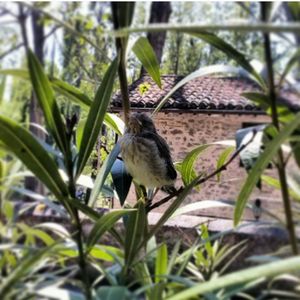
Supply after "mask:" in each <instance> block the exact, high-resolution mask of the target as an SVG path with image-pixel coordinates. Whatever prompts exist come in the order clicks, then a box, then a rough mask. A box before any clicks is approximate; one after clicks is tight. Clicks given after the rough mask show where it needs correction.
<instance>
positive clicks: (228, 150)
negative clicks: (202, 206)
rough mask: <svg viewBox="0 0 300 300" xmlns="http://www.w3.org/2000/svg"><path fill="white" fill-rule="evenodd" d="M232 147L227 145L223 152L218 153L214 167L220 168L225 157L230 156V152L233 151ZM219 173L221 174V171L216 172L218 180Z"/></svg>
mask: <svg viewBox="0 0 300 300" xmlns="http://www.w3.org/2000/svg"><path fill="white" fill-rule="evenodd" d="M234 149H235V148H234V147H228V148H226V149H225V150H223V152H222V153H221V154H220V156H219V158H218V161H217V167H216V168H217V169H219V168H221V167H222V166H223V165H224V164H225V162H226V161H227V158H228V157H229V156H230V154H231V153H232V152H233V150H234ZM221 175H222V173H221V172H219V173H218V174H217V179H218V181H220V180H221Z"/></svg>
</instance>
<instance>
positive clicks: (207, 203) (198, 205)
mask: <svg viewBox="0 0 300 300" xmlns="http://www.w3.org/2000/svg"><path fill="white" fill-rule="evenodd" d="M233 206H234V203H230V201H225V200H224V201H221V200H201V201H198V202H194V203H189V204H187V205H184V206H182V207H180V208H178V209H177V210H176V211H175V212H174V214H173V215H172V216H171V218H175V217H177V216H180V215H183V214H188V213H189V212H194V211H196V210H200V209H208V208H215V207H233Z"/></svg>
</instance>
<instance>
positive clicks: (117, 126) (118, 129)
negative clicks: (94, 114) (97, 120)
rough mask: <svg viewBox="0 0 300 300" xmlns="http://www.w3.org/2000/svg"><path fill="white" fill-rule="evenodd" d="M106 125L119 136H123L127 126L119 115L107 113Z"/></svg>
mask: <svg viewBox="0 0 300 300" xmlns="http://www.w3.org/2000/svg"><path fill="white" fill-rule="evenodd" d="M104 124H105V125H106V126H108V127H109V128H111V129H112V130H113V131H114V132H115V133H117V134H118V135H123V133H124V128H125V124H124V122H123V121H122V119H121V118H119V117H118V116H117V115H115V114H111V113H106V114H105V117H104Z"/></svg>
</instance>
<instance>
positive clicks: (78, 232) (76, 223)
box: [66, 146, 92, 300]
mask: <svg viewBox="0 0 300 300" xmlns="http://www.w3.org/2000/svg"><path fill="white" fill-rule="evenodd" d="M66 167H67V172H68V177H69V186H68V188H69V193H70V195H71V197H72V199H73V200H74V201H78V199H76V189H75V182H74V176H73V161H72V153H71V151H70V146H69V147H67V153H66ZM71 209H72V215H73V220H72V224H73V227H74V228H75V233H74V238H75V240H76V244H77V248H78V265H79V268H80V270H81V278H82V282H83V284H84V289H85V296H86V299H87V300H91V299H92V294H91V288H90V281H89V276H88V272H87V267H86V261H85V254H84V248H83V240H82V235H83V231H82V226H81V223H80V218H79V212H78V209H77V208H75V207H71Z"/></svg>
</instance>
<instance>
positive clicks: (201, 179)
mask: <svg viewBox="0 0 300 300" xmlns="http://www.w3.org/2000/svg"><path fill="white" fill-rule="evenodd" d="M255 135H256V131H255V130H253V135H252V137H251V139H250V140H249V141H248V142H247V143H245V144H243V145H241V146H240V147H239V148H238V149H237V150H236V151H235V152H234V153H233V154H232V156H231V157H230V159H229V160H228V161H227V162H226V163H225V164H224V165H222V166H220V167H219V168H218V169H216V170H215V171H213V172H212V173H210V174H208V175H207V176H205V177H202V178H199V180H198V181H197V182H196V184H195V186H197V185H200V184H202V183H204V182H206V181H207V180H209V179H211V178H213V177H215V176H216V175H217V174H219V173H221V172H223V171H225V170H226V169H227V167H228V166H229V165H230V164H231V163H232V161H233V160H234V159H235V158H236V157H237V156H238V155H239V154H240V153H241V152H242V151H243V150H244V149H245V148H246V147H247V146H248V145H249V144H250V143H252V142H253V140H254V138H255ZM183 190H184V188H183V187H180V188H179V189H178V190H177V191H175V192H174V193H172V194H170V195H169V196H167V197H165V198H163V199H162V200H160V201H158V202H156V203H154V204H152V205H151V206H149V207H147V212H149V211H151V210H153V209H154V208H157V207H159V206H161V205H163V204H165V203H167V202H168V201H170V200H171V199H172V198H174V197H175V196H179V195H180V194H181V193H182V192H183Z"/></svg>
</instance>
